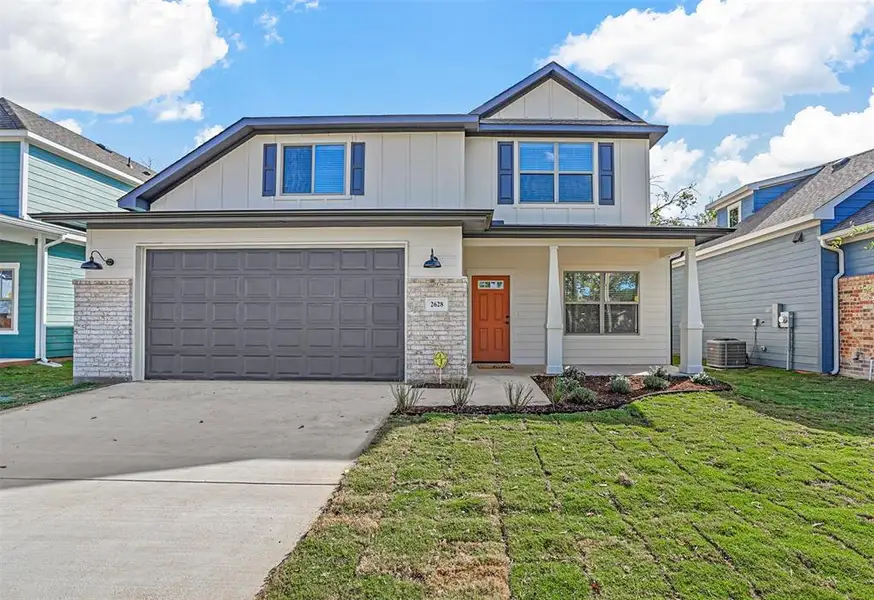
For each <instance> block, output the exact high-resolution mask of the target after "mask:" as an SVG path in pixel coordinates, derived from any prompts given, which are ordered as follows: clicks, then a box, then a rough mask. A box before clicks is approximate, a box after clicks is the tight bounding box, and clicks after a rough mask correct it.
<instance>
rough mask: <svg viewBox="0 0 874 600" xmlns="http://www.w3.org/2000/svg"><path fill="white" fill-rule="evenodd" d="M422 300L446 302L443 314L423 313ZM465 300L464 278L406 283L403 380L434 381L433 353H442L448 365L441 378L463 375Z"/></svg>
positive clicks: (465, 320) (465, 368) (465, 361)
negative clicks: (447, 304) (434, 299)
mask: <svg viewBox="0 0 874 600" xmlns="http://www.w3.org/2000/svg"><path fill="white" fill-rule="evenodd" d="M426 298H446V299H447V301H448V303H449V307H448V310H447V311H446V312H428V311H426V310H425V299H426ZM467 299H468V286H467V278H466V277H455V278H445V279H438V278H434V279H429V278H418V277H416V278H410V279H408V280H407V334H406V335H407V353H406V367H407V368H406V376H407V379H408V380H411V379H436V378H437V369H436V367H434V353H435V352H438V351H443V352H446V354H447V355H448V356H449V364H448V365H447V366H446V368H445V369H443V376H444V377H464V376H466V375H467V366H468V359H467V336H468V326H467Z"/></svg>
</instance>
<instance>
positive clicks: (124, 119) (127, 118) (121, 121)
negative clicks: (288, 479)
mask: <svg viewBox="0 0 874 600" xmlns="http://www.w3.org/2000/svg"><path fill="white" fill-rule="evenodd" d="M109 122H110V123H114V124H116V125H130V124H131V123H133V122H134V118H133V115H121V116H120V117H115V118H114V119H110V120H109Z"/></svg>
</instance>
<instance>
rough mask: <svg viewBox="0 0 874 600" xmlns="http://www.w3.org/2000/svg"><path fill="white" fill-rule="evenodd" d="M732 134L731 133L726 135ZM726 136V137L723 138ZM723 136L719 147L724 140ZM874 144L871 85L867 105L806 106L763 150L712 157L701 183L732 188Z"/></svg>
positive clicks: (868, 148)
mask: <svg viewBox="0 0 874 600" xmlns="http://www.w3.org/2000/svg"><path fill="white" fill-rule="evenodd" d="M729 137H732V136H729ZM726 139H728V138H726ZM726 139H724V140H722V143H721V144H720V147H723V145H725V144H726ZM872 147H874V89H872V90H871V96H870V98H869V99H868V106H867V107H865V108H864V109H863V110H861V111H859V112H848V113H842V114H834V113H833V112H831V111H830V110H828V109H827V108H825V107H823V106H808V107H807V108H805V109H803V110H801V111H799V112H798V113H796V114H795V116H794V117H793V119H792V121H791V122H790V123H789V124H788V125H786V127H785V128H784V129H783V132H782V133H781V134H780V135H776V136H774V137H772V138H771V139H770V140H768V147H767V150H765V151H763V152H760V153H758V154H756V155H754V156H753V157H752V158H751V159H749V160H744V159H743V158H741V156H740V152H738V153H737V154H734V155H717V154H716V153H715V152H714V158H713V159H711V160H710V163H709V165H708V167H707V175H706V177H705V181H706V182H707V185H708V186H709V187H714V188H715V187H717V186H724V185H726V184H729V185H728V187H727V188H726V189H729V190H730V189H733V188H734V187H737V186H738V185H743V184H746V183H751V182H754V181H758V180H761V179H767V178H769V177H775V176H777V175H784V174H786V173H791V172H793V171H799V170H801V169H806V168H809V167H813V166H816V165H818V164H822V163H825V162H828V161H831V160H835V159H838V158H841V157H843V156H849V155H852V154H857V153H859V152H863V151H865V150H870V149H871V148H872Z"/></svg>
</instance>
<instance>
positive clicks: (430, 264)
mask: <svg viewBox="0 0 874 600" xmlns="http://www.w3.org/2000/svg"><path fill="white" fill-rule="evenodd" d="M422 266H423V267H425V268H426V269H439V268H440V267H442V266H443V265H441V264H440V259H439V258H437V257H436V256H434V248H431V258H429V259H428V260H426V261H425V264H424V265H422Z"/></svg>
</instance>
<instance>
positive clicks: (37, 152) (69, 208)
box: [27, 144, 132, 213]
mask: <svg viewBox="0 0 874 600" xmlns="http://www.w3.org/2000/svg"><path fill="white" fill-rule="evenodd" d="M28 153H29V155H30V156H29V158H28V161H27V165H28V168H27V171H28V175H27V176H28V179H27V210H28V212H31V213H39V212H105V211H118V210H119V208H118V204H117V201H118V199H119V198H120V197H121V196H123V195H124V194H125V192H127V191H129V190H131V189H132V186H130V185H128V184H126V183H122V182H120V181H116V180H115V179H113V178H111V177H108V176H106V175H104V174H102V173H98V172H97V171H94V170H92V169H89V168H87V167H83V166H82V165H80V164H77V163H74V162H73V161H71V160H67V159H66V158H62V157H60V156H57V155H56V154H52V153H51V152H48V151H47V150H43V149H42V148H39V147H37V146H34V145H32V144H31V145H30V147H29V151H28Z"/></svg>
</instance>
